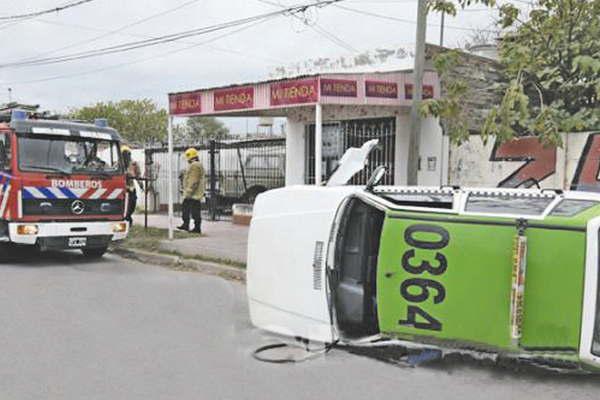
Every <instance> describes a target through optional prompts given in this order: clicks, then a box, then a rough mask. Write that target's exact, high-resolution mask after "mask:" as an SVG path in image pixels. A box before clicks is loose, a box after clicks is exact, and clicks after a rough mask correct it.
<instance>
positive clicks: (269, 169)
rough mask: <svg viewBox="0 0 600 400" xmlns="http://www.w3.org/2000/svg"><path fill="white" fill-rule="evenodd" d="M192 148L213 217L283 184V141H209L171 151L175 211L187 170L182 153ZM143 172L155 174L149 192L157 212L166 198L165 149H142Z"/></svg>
mask: <svg viewBox="0 0 600 400" xmlns="http://www.w3.org/2000/svg"><path fill="white" fill-rule="evenodd" d="M189 147H194V148H196V150H198V153H199V160H200V162H201V163H202V165H203V166H204V171H205V173H206V188H205V189H206V203H207V204H206V206H207V207H205V208H204V209H205V210H206V209H209V211H210V212H211V214H212V215H215V214H217V213H227V212H229V211H230V209H231V205H232V204H234V203H253V202H254V199H255V197H256V195H257V194H259V193H261V192H263V191H265V190H269V189H274V188H277V187H281V186H284V185H285V138H268V139H254V140H243V141H223V142H217V141H211V142H209V143H202V144H198V145H196V146H193V145H187V146H176V147H174V149H173V160H172V162H173V176H172V178H173V181H174V182H175V188H176V189H175V193H174V197H173V202H174V204H175V205H176V208H178V207H177V206H178V205H179V204H181V202H182V200H183V199H182V198H181V191H180V190H178V189H181V177H182V174H183V173H184V172H185V170H186V168H187V161H186V160H185V156H184V154H183V153H184V151H185V150H186V149H187V148H189ZM145 155H146V171H155V172H154V182H152V183H151V185H152V186H151V190H152V191H153V193H156V195H155V196H156V198H157V203H158V204H159V205H160V210H161V211H165V210H166V207H167V199H168V189H167V188H168V184H167V182H168V168H167V165H168V161H169V155H168V149H167V148H166V147H160V148H148V149H146V150H145Z"/></svg>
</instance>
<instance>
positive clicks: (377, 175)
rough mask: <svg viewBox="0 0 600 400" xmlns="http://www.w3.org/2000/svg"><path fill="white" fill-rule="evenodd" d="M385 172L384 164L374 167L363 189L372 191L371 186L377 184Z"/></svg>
mask: <svg viewBox="0 0 600 400" xmlns="http://www.w3.org/2000/svg"><path fill="white" fill-rule="evenodd" d="M386 172H387V168H386V167H385V165H380V166H379V167H377V168H375V171H373V173H372V174H371V177H369V181H368V182H367V187H366V188H365V190H366V191H368V192H372V191H373V188H374V187H375V186H377V185H379V183H380V182H381V180H382V179H383V177H384V176H385V174H386Z"/></svg>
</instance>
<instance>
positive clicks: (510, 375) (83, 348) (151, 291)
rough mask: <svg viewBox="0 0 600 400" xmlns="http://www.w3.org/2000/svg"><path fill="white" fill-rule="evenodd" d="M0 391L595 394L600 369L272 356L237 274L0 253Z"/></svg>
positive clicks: (133, 395) (60, 394) (11, 394)
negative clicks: (568, 371) (265, 354)
mask: <svg viewBox="0 0 600 400" xmlns="http://www.w3.org/2000/svg"><path fill="white" fill-rule="evenodd" d="M0 276H1V279H0V304H1V306H0V320H1V321H2V325H1V328H0V351H1V356H0V398H1V399H2V400H6V399H19V400H23V399H78V400H79V399H86V400H90V399H111V400H113V399H127V400H131V399H144V400H148V399H177V400H184V399H261V400H262V399H271V398H273V399H279V398H282V399H283V398H285V399H315V398H323V399H328V398H331V399H344V400H349V399H365V398H369V399H380V398H381V399H383V398H388V399H411V400H415V399H430V400H431V399H444V400H447V399H460V400H465V399H486V400H493V399H532V398H537V399H544V400H550V399H567V398H568V399H598V398H599V396H600V376H597V377H573V376H571V377H564V376H556V375H541V374H532V373H518V372H513V371H507V370H502V369H498V368H494V367H483V366H481V365H476V364H471V363H469V362H466V363H465V362H463V363H460V364H454V363H444V364H443V365H441V366H437V367H418V368H412V369H411V368H403V367H399V366H395V365H390V364H386V363H384V362H380V361H376V360H373V359H370V358H367V357H362V356H357V355H353V354H349V353H347V352H345V351H341V350H333V351H331V352H330V353H329V354H327V355H326V356H323V357H319V358H317V359H314V360H311V361H307V362H304V363H299V364H293V365H274V364H266V363H261V362H258V361H256V360H254V359H253V358H252V357H251V356H250V353H251V351H252V350H253V349H255V348H256V347H258V346H259V345H261V344H265V343H269V342H272V341H273V338H271V337H269V336H268V335H266V334H264V333H262V332H260V331H258V330H256V329H254V328H253V327H252V326H250V323H249V321H248V312H247V308H246V303H245V298H244V287H243V286H242V285H241V284H238V283H234V282H228V281H224V280H222V279H220V278H214V277H209V276H203V275H200V274H197V273H184V272H174V271H169V270H166V269H162V268H160V267H155V266H149V265H142V264H139V263H135V262H131V261H126V260H122V259H119V258H116V257H114V256H108V257H106V258H105V259H103V260H101V261H98V262H88V261H86V260H84V259H83V258H82V257H80V256H79V255H77V254H75V253H72V254H69V253H57V254H49V255H39V254H28V255H26V256H25V255H23V256H22V257H20V258H19V259H18V260H13V261H8V262H4V263H0Z"/></svg>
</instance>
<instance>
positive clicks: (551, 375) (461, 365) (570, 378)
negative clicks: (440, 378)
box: [340, 346, 600, 389]
mask: <svg viewBox="0 0 600 400" xmlns="http://www.w3.org/2000/svg"><path fill="white" fill-rule="evenodd" d="M340 349H341V350H343V351H347V352H349V353H351V354H354V355H358V356H362V357H367V358H370V359H374V360H377V361H381V362H384V363H387V364H392V365H395V366H397V367H398V368H417V369H418V368H423V369H427V370H432V371H438V372H446V373H447V374H449V375H452V374H454V373H461V372H467V371H469V370H478V371H480V372H487V373H489V374H490V375H491V376H493V377H494V378H495V379H498V380H509V379H519V380H527V381H529V382H532V383H533V382H535V383H544V382H549V381H552V382H553V383H565V384H566V383H569V384H572V383H580V384H582V383H585V384H586V385H594V386H595V387H597V388H599V389H600V374H590V373H587V372H584V371H581V370H580V369H574V368H573V367H574V364H570V365H566V364H565V367H566V369H562V370H558V369H556V368H555V369H549V368H546V367H543V366H540V365H535V364H532V363H526V362H522V361H519V362H517V361H515V360H508V359H498V360H492V359H490V358H477V357H475V356H472V355H469V354H460V353H452V354H449V355H446V356H444V357H443V358H441V359H436V360H433V361H429V362H426V363H424V364H420V365H418V366H412V365H409V364H408V363H407V362H406V356H407V355H408V353H409V351H408V350H407V349H406V348H402V347H400V346H393V347H392V346H390V347H387V346H382V347H368V348H367V347H352V346H348V347H341V348H340Z"/></svg>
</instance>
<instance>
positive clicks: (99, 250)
mask: <svg viewBox="0 0 600 400" xmlns="http://www.w3.org/2000/svg"><path fill="white" fill-rule="evenodd" d="M107 249H108V247H95V248H92V249H81V252H82V253H83V255H84V256H85V257H87V258H100V257H102V256H103V255H104V253H106V250H107Z"/></svg>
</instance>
